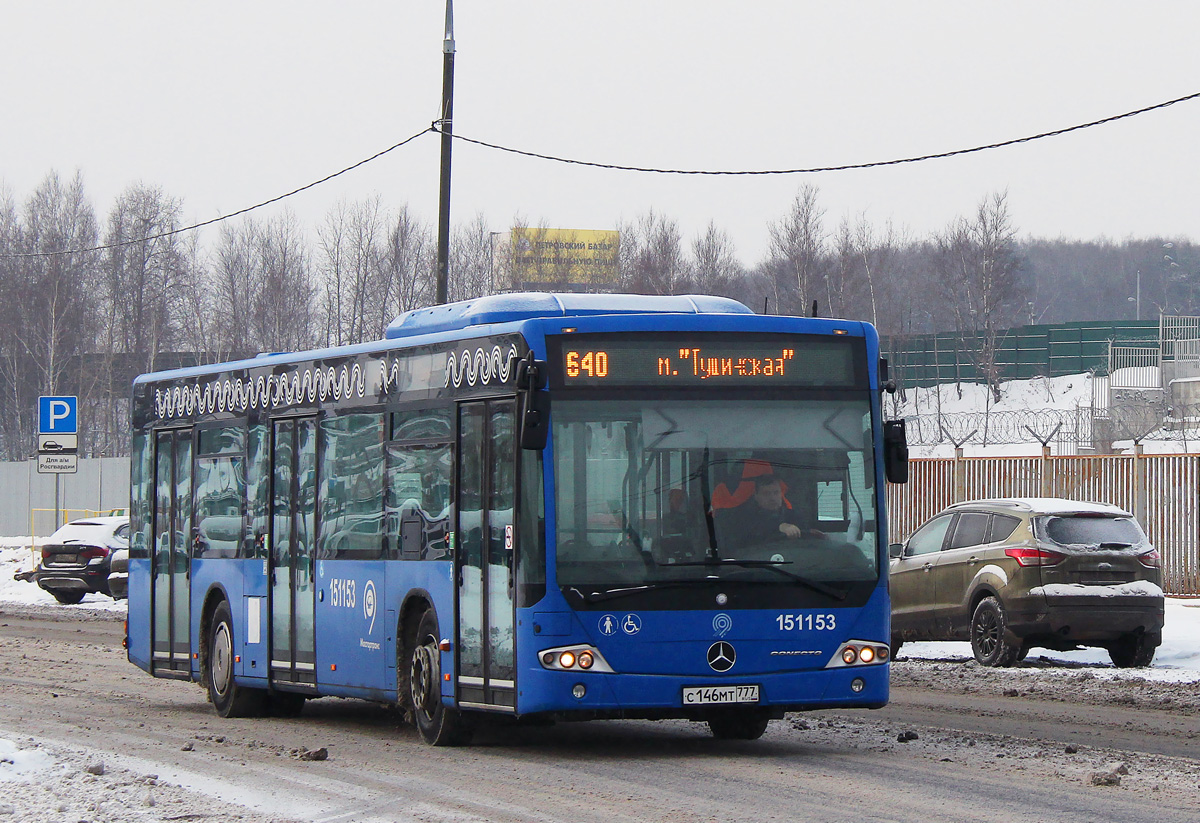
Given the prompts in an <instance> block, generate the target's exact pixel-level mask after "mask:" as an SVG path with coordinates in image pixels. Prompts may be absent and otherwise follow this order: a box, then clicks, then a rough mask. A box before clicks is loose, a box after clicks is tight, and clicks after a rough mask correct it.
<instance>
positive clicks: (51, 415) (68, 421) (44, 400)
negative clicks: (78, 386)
mask: <svg viewBox="0 0 1200 823" xmlns="http://www.w3.org/2000/svg"><path fill="white" fill-rule="evenodd" d="M77 408H78V398H76V397H45V396H43V397H39V398H38V433H39V434H77V433H78V432H79V420H78V418H77V417H76V414H75V413H76V409H77Z"/></svg>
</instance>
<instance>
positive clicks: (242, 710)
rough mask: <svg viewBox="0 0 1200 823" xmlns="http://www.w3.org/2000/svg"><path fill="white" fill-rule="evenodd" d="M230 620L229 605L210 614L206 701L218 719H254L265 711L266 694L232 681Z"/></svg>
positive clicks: (232, 661) (222, 604)
mask: <svg viewBox="0 0 1200 823" xmlns="http://www.w3.org/2000/svg"><path fill="white" fill-rule="evenodd" d="M233 650H234V643H233V618H232V617H231V616H230V613H229V604H228V603H227V602H225V601H221V603H220V605H218V606H217V608H216V611H214V612H213V619H212V631H211V632H210V634H209V639H208V666H207V671H206V675H207V676H206V677H205V682H206V685H207V686H208V699H209V700H211V701H212V704H213V707H214V708H216V710H217V714H219V715H221V717H257V716H259V715H261V714H262V713H263V711H264V710H265V709H266V698H267V693H266V692H265V691H263V690H262V689H248V688H246V687H245V686H239V685H238V684H237V682H236V681H235V680H234V676H233V663H234V651H233Z"/></svg>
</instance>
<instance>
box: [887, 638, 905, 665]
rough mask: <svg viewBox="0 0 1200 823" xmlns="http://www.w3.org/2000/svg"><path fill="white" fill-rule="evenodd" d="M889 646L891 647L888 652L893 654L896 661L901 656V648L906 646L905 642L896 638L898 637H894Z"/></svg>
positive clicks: (892, 656)
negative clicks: (897, 656)
mask: <svg viewBox="0 0 1200 823" xmlns="http://www.w3.org/2000/svg"><path fill="white" fill-rule="evenodd" d="M889 645H890V646H891V648H890V649H889V650H888V651H889V652H891V659H892V660H895V659H896V655H898V654H900V647H901V646H903V645H904V641H903V640H901V639H900V638H899V637H896V635H892V642H891V643H890V644H889Z"/></svg>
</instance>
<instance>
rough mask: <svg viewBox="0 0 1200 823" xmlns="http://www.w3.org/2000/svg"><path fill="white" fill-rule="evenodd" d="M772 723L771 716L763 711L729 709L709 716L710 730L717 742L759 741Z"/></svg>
mask: <svg viewBox="0 0 1200 823" xmlns="http://www.w3.org/2000/svg"><path fill="white" fill-rule="evenodd" d="M770 722H771V718H770V716H769V715H768V714H767V713H766V712H763V711H758V710H756V709H727V710H725V711H722V712H719V713H716V714H712V715H709V717H708V730H709V731H711V732H712V736H713V737H715V738H717V740H758V738H760V737H762V736H763V732H765V731H766V730H767V724H768V723H770Z"/></svg>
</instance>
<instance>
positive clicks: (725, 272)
mask: <svg viewBox="0 0 1200 823" xmlns="http://www.w3.org/2000/svg"><path fill="white" fill-rule="evenodd" d="M692 261H693V262H692V277H691V280H692V288H694V289H695V290H696V291H697V292H698V293H700V294H716V295H721V296H724V297H734V298H737V297H739V296H740V295H739V292H741V291H742V289H740V288H739V283H740V281H741V280H742V279H743V277H744V274H745V273H744V271H743V270H742V264H741V263H739V262H738V259H737V254H736V253H735V251H734V247H733V241H732V240H730V238H729V235H728V234H727V233H726V232H724V231H722V230H721V229H718V228H717V225H716V223H712V222H710V223H709V224H708V228H707V229H705V231H704V234H702V235H700V236H699V237H697V238H696V239H695V240H694V241H693V242H692Z"/></svg>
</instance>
